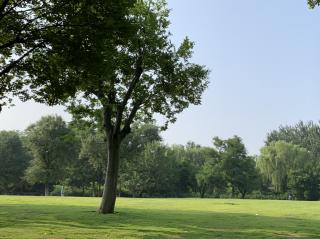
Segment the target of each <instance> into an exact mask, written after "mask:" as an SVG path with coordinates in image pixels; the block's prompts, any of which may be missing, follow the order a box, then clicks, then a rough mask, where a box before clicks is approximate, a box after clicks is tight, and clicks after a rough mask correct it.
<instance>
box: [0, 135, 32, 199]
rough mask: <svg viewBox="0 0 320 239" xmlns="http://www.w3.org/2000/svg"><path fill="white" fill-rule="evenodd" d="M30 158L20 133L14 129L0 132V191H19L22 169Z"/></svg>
mask: <svg viewBox="0 0 320 239" xmlns="http://www.w3.org/2000/svg"><path fill="white" fill-rule="evenodd" d="M29 160H30V156H29V154H28V152H27V150H26V149H25V147H24V145H23V143H22V140H21V135H20V134H19V133H18V132H15V131H1V132H0V165H1V167H0V193H12V192H15V193H17V192H19V191H20V190H21V187H22V178H23V175H24V170H25V169H26V167H27V164H28V162H29Z"/></svg>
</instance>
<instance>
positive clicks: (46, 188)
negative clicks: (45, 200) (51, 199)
mask: <svg viewBox="0 0 320 239" xmlns="http://www.w3.org/2000/svg"><path fill="white" fill-rule="evenodd" d="M44 196H49V184H48V183H45V184H44Z"/></svg>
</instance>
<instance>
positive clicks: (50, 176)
mask: <svg viewBox="0 0 320 239" xmlns="http://www.w3.org/2000/svg"><path fill="white" fill-rule="evenodd" d="M26 137H27V146H28V148H29V149H30V152H31V154H32V156H33V158H32V160H31V161H30V165H29V167H28V169H27V171H26V179H27V181H28V182H30V183H43V184H45V185H46V186H48V184H52V183H57V182H60V181H62V180H63V179H64V176H65V170H66V168H67V166H68V163H69V162H70V161H72V160H73V159H74V144H73V141H72V134H71V132H70V130H69V129H68V128H67V125H66V123H65V122H64V121H63V120H62V118H61V117H59V116H46V117H42V118H41V119H40V120H39V121H38V122H36V123H35V124H32V125H30V126H29V127H28V128H27V130H26ZM46 193H47V192H46Z"/></svg>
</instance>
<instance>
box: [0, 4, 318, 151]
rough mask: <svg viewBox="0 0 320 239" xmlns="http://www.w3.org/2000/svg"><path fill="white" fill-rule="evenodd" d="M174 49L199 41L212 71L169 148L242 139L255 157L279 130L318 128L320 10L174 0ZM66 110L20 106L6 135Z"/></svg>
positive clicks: (169, 134)
mask: <svg viewBox="0 0 320 239" xmlns="http://www.w3.org/2000/svg"><path fill="white" fill-rule="evenodd" d="M169 7H170V8H171V9H172V12H171V17H170V19H171V23H172V25H171V32H172V34H173V36H172V37H173V38H172V39H173V41H174V42H176V43H179V42H181V40H182V39H183V38H184V37H185V36H189V37H190V39H191V40H193V41H195V43H196V47H195V50H194V51H195V55H194V62H196V63H200V64H204V65H206V66H207V67H208V68H209V69H211V75H210V85H209V88H208V90H207V91H206V92H205V94H204V96H203V101H202V105H201V106H192V107H190V108H189V109H187V110H185V111H184V112H183V113H182V114H180V115H179V116H178V121H177V122H176V123H175V124H174V125H170V127H169V129H168V130H167V131H166V132H164V133H163V137H164V140H165V142H166V143H168V144H173V143H178V144H185V143H186V142H187V141H195V142H196V143H199V144H201V145H211V140H212V138H213V137H214V136H219V137H222V138H227V137H232V136H233V135H239V136H240V137H242V138H243V140H244V143H245V144H246V146H247V149H248V151H249V153H251V154H257V153H258V152H259V149H260V147H261V146H263V142H264V139H265V137H266V134H267V133H268V132H269V131H270V130H272V129H275V128H278V126H279V125H281V124H283V125H286V124H294V123H296V122H298V121H299V120H304V121H308V120H314V121H318V120H320V107H319V105H320V71H319V70H320V30H319V24H320V9H316V10H310V9H308V6H307V4H306V0H294V1H292V0H281V1H279V0H268V1H262V0H261V1H259V0H241V1H238V0H231V1H226V0H198V1H194V0H184V1H181V0H169ZM52 113H57V114H60V115H63V116H64V117H65V119H66V120H69V119H70V116H68V115H67V114H66V113H64V112H63V108H62V107H53V108H49V107H46V106H43V105H37V104H34V103H17V105H16V107H13V108H11V109H4V111H3V112H2V113H0V130H10V129H17V130H23V129H24V128H25V127H26V126H27V125H28V124H30V123H32V122H34V121H36V120H38V119H39V118H40V117H41V116H42V115H46V114H52Z"/></svg>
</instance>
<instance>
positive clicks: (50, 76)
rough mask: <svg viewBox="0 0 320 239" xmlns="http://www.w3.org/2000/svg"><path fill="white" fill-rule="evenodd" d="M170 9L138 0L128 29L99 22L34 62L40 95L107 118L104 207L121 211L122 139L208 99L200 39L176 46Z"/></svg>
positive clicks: (103, 210)
mask: <svg viewBox="0 0 320 239" xmlns="http://www.w3.org/2000/svg"><path fill="white" fill-rule="evenodd" d="M97 13H100V9H95V11H94V14H93V13H92V15H93V16H94V17H96V18H97V19H100V18H102V19H103V16H100V15H97ZM168 15H169V10H168V9H167V6H166V3H165V1H151V0H150V1H142V0H140V1H137V3H136V4H135V5H134V7H132V8H130V12H129V13H128V15H127V18H126V19H127V20H128V21H130V24H128V26H131V25H132V27H129V30H128V29H127V30H122V31H121V29H120V32H123V33H124V34H122V35H121V34H117V35H116V36H117V37H115V38H112V37H110V34H106V33H105V29H99V28H98V29H96V28H93V30H92V32H89V33H91V34H87V35H86V37H84V38H75V39H74V38H72V39H73V40H72V39H69V40H68V41H67V42H64V44H63V45H59V44H57V45H54V46H53V47H52V49H51V50H50V51H49V52H39V54H38V61H37V62H36V63H35V64H34V65H32V66H30V76H31V78H32V82H33V85H32V87H33V89H34V91H35V93H36V94H37V96H38V97H36V99H37V100H38V101H42V102H47V103H51V104H54V103H59V102H63V100H65V99H72V100H73V101H72V103H71V105H70V107H69V109H70V111H71V112H72V113H73V114H74V115H75V116H77V117H80V118H81V117H82V118H86V119H88V118H90V117H98V118H99V117H100V119H101V118H102V122H103V128H104V131H105V135H106V143H107V154H108V160H107V161H108V162H107V173H106V179H105V184H104V192H103V197H102V202H101V206H100V209H99V211H100V212H101V213H112V212H114V206H115V201H116V188H117V180H118V170H119V152H120V144H121V142H122V141H123V139H124V138H125V137H126V136H127V135H128V134H129V133H130V131H131V127H132V124H133V123H134V122H135V121H136V120H139V121H146V120H147V121H149V120H150V119H151V118H152V117H153V115H154V114H155V113H158V114H160V115H163V116H164V117H165V118H166V119H167V121H166V123H165V125H164V126H167V124H168V123H169V122H174V121H175V119H176V114H177V113H180V112H182V111H183V110H184V109H185V108H187V107H188V106H189V105H190V104H196V105H197V104H200V102H201V95H202V93H203V91H204V90H205V89H206V87H207V83H208V81H207V78H208V70H207V69H205V67H203V66H201V65H198V64H194V63H192V62H191V61H190V59H191V57H192V49H193V46H194V44H193V43H192V42H191V41H190V40H189V39H188V38H186V39H184V41H183V42H182V44H181V45H180V46H179V47H178V48H176V47H175V46H174V44H173V43H172V42H171V40H170V32H169V31H168V26H169V20H168ZM71 20H72V19H71ZM68 44H69V45H68ZM101 116H102V117H101Z"/></svg>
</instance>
